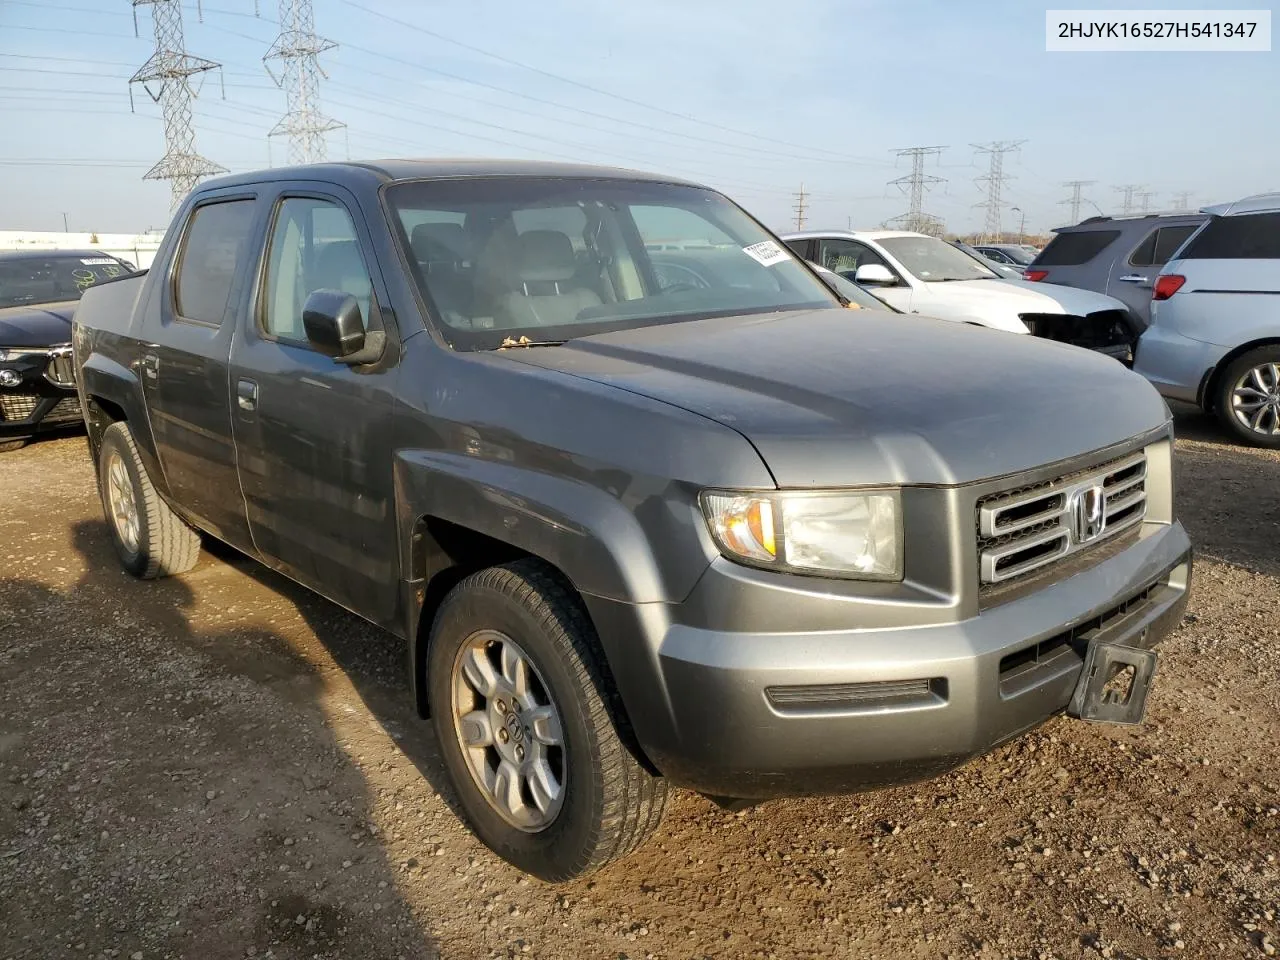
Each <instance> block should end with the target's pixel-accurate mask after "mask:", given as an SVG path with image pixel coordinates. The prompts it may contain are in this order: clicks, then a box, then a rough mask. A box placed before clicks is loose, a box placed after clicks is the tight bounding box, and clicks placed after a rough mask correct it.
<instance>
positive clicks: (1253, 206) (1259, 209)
mask: <svg viewBox="0 0 1280 960" xmlns="http://www.w3.org/2000/svg"><path fill="white" fill-rule="evenodd" d="M1201 210H1202V211H1203V212H1204V213H1208V214H1212V215H1213V216H1217V217H1238V216H1240V215H1241V214H1244V213H1280V193H1258V194H1254V195H1253V196H1252V197H1245V198H1244V199H1243V200H1236V201H1234V202H1232V203H1218V204H1214V205H1213V206H1212V207H1202V208H1201Z"/></svg>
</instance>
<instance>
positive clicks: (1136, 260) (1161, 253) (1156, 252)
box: [1129, 223, 1196, 267]
mask: <svg viewBox="0 0 1280 960" xmlns="http://www.w3.org/2000/svg"><path fill="white" fill-rule="evenodd" d="M1195 229H1196V225H1195V224H1193V223H1188V224H1184V225H1182V226H1177V227H1160V228H1158V229H1156V230H1152V231H1151V232H1150V233H1149V234H1147V236H1146V238H1145V239H1144V240H1143V241H1142V243H1140V244H1138V247H1137V249H1135V250H1134V251H1133V253H1131V254H1129V264H1130V266H1134V267H1163V266H1164V265H1165V264H1166V263H1168V262H1169V258H1170V257H1171V256H1173V254H1174V251H1176V250H1177V249H1178V248H1179V247H1180V246H1182V242H1183V241H1184V240H1186V239H1187V237H1189V236H1191V234H1192V233H1194V232H1195Z"/></svg>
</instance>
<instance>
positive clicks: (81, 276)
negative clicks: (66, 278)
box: [71, 268, 98, 290]
mask: <svg viewBox="0 0 1280 960" xmlns="http://www.w3.org/2000/svg"><path fill="white" fill-rule="evenodd" d="M71 279H73V280H74V281H75V282H76V287H77V288H78V289H80V290H87V289H88V288H89V287H92V286H93V285H94V284H95V283H97V282H98V275H97V274H96V273H94V272H93V271H92V270H82V269H78V268H77V269H75V270H72V271H71Z"/></svg>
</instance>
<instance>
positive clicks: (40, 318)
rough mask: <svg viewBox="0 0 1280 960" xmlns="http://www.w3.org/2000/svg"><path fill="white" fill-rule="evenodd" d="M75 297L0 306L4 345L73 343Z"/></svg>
mask: <svg viewBox="0 0 1280 960" xmlns="http://www.w3.org/2000/svg"><path fill="white" fill-rule="evenodd" d="M75 308H76V302H75V301H74V300H71V301H67V302H65V303H40V304H32V305H31V306H29V307H26V306H24V307H5V308H3V309H0V347H51V346H53V345H54V344H58V343H70V342H71V314H72V312H73V311H74V310H75Z"/></svg>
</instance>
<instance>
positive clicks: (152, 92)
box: [129, 0, 227, 210]
mask: <svg viewBox="0 0 1280 960" xmlns="http://www.w3.org/2000/svg"><path fill="white" fill-rule="evenodd" d="M141 6H149V7H151V23H152V26H153V27H154V30H155V37H156V51H155V53H153V54H152V55H151V59H149V60H148V61H147V62H146V63H144V64H143V65H142V66H141V67H139V68H138V72H137V73H135V74H134V75H133V76H132V77H130V78H129V102H130V105H132V103H133V85H134V84H135V83H140V84H142V88H143V89H144V90H146V91H147V95H148V96H150V97H151V99H152V100H154V101H155V102H156V103H158V104H160V113H161V114H162V115H163V117H164V156H163V157H162V158H161V159H160V162H159V163H157V164H156V165H155V166H154V167H152V168H151V169H150V170H148V171H147V172H146V173H144V174H143V175H142V179H144V180H168V181H169V187H170V197H169V208H170V209H171V210H176V209H177V208H178V205H179V204H181V203H182V201H183V199H184V198H185V197H186V195H187V194H188V193H190V192H191V190H192V188H194V187H195V185H196V184H197V183H199V182H200V180H201V179H202V178H204V177H208V176H211V175H212V174H215V173H226V172H227V168H226V167H220V166H218V165H217V164H216V163H214V162H213V161H211V160H206V159H205V158H204V157H202V156H200V154H198V153H196V134H195V130H194V129H192V126H191V101H192V100H193V99H194V98H195V95H196V94H195V91H194V90H192V89H191V77H193V76H195V75H196V74H198V73H206V72H208V71H209V70H218V69H221V67H222V64H220V63H215V62H214V61H212V60H205V59H204V58H203V57H193V56H192V55H191V54H189V53H187V51H186V47H185V44H184V40H183V36H182V7H181V3H180V0H133V18H134V19H133V29H134V33H137V31H138V7H141Z"/></svg>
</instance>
